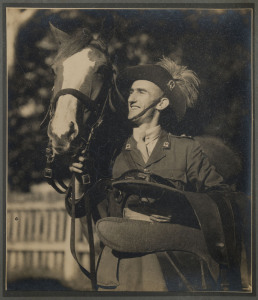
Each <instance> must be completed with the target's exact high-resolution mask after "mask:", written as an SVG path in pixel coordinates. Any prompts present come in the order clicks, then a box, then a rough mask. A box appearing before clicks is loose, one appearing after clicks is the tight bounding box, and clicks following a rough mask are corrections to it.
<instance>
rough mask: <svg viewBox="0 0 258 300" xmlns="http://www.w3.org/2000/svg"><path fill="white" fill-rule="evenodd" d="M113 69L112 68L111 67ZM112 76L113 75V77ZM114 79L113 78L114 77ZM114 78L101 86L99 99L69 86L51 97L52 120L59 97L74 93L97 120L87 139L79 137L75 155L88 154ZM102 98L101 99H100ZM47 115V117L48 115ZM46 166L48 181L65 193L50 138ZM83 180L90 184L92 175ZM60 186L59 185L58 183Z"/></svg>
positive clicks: (50, 113) (83, 176)
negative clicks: (56, 168)
mask: <svg viewBox="0 0 258 300" xmlns="http://www.w3.org/2000/svg"><path fill="white" fill-rule="evenodd" d="M110 70H111V69H110ZM111 78H112V77H111ZM112 80H113V78H112ZM112 80H109V81H108V83H107V84H103V87H102V88H101V91H100V93H99V95H98V97H97V99H95V100H92V99H91V98H90V97H89V96H87V95H85V94H84V93H82V92H81V91H79V90H76V89H73V88H67V89H62V90H60V91H58V92H57V93H56V95H55V96H54V97H53V98H52V99H51V102H50V107H49V109H48V112H47V115H48V114H49V115H50V122H51V120H52V118H53V116H54V112H55V109H56V103H57V101H58V99H59V98H60V97H61V96H65V95H72V96H74V97H75V98H77V99H78V100H79V101H80V102H81V103H82V105H83V106H84V107H85V108H87V109H88V110H89V111H91V112H92V113H94V115H95V118H94V119H95V120H94V122H93V124H92V125H90V126H89V135H88V139H87V141H86V140H85V139H84V138H83V137H79V138H80V140H81V143H80V146H79V148H78V149H77V153H74V155H77V154H78V153H79V152H83V153H84V155H85V156H87V155H88V150H89V146H90V141H91V139H92V137H93V135H94V131H95V129H96V128H97V127H99V126H100V125H101V123H102V121H103V117H104V113H105V109H106V106H107V103H110V102H111V100H110V98H111V83H112ZM105 91H107V96H106V97H103V93H104V92H105ZM100 98H102V99H104V101H101V99H100ZM99 99H100V100H99ZM47 115H46V117H47ZM46 117H45V118H44V120H43V121H42V123H41V125H42V124H43V123H44V122H45V120H46ZM46 157H47V161H46V167H45V169H44V174H43V175H44V177H45V178H46V180H47V182H48V183H49V184H50V185H51V186H52V187H53V188H54V189H55V190H56V191H57V192H58V193H60V194H65V193H66V192H67V190H68V187H67V186H66V185H65V183H64V182H63V180H62V179H61V178H60V177H59V176H58V175H57V174H54V173H53V163H54V159H55V153H54V151H53V147H52V142H51V140H49V142H48V147H47V148H46ZM82 181H83V184H89V183H90V175H89V174H83V175H82ZM57 184H58V185H59V186H58V185H57Z"/></svg>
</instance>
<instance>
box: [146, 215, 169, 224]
mask: <svg viewBox="0 0 258 300" xmlns="http://www.w3.org/2000/svg"><path fill="white" fill-rule="evenodd" d="M150 220H151V221H153V222H159V223H170V222H171V216H160V215H150Z"/></svg>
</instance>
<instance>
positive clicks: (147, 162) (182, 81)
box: [70, 58, 228, 291]
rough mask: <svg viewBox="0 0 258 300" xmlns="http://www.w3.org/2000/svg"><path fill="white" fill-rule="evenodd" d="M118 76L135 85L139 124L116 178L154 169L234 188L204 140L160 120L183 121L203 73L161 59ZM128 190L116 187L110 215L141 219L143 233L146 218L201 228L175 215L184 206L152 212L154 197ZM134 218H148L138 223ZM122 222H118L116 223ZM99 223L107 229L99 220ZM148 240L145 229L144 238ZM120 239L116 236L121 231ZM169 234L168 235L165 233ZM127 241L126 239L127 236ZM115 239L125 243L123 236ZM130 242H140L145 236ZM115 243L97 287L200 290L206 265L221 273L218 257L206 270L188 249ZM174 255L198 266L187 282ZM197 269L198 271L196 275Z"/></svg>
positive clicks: (192, 186)
mask: <svg viewBox="0 0 258 300" xmlns="http://www.w3.org/2000/svg"><path fill="white" fill-rule="evenodd" d="M119 81H120V84H121V85H122V86H123V88H124V89H125V90H126V89H129V90H130V93H129V96H128V119H129V120H130V121H131V124H132V126H133V134H132V136H131V137H130V138H129V139H128V140H127V142H126V143H125V145H124V147H123V149H122V151H121V153H120V154H119V155H118V156H117V158H116V159H115V162H114V165H113V171H112V175H113V178H114V179H121V178H122V177H123V176H124V175H123V174H124V173H126V172H128V171H129V172H130V171H132V170H134V171H135V170H136V171H137V172H139V173H140V174H145V175H146V176H149V175H150V174H154V175H155V176H156V177H157V178H160V179H162V180H164V182H165V183H168V184H169V185H171V186H172V187H173V188H175V189H176V190H179V191H194V192H208V191H211V190H214V189H215V190H227V189H228V186H227V185H225V184H224V182H223V178H222V176H221V175H220V174H218V173H217V172H216V170H215V168H214V166H212V165H211V164H210V163H209V160H208V158H207V156H206V155H205V154H204V153H203V151H202V149H201V147H200V145H199V143H198V142H196V141H195V140H194V139H193V138H191V137H187V136H175V135H172V134H171V133H168V132H166V131H165V130H164V129H163V128H162V127H161V124H164V123H163V122H162V121H163V117H164V116H165V115H167V114H168V113H169V114H170V116H171V119H172V118H173V117H176V119H177V120H180V119H181V118H182V117H183V116H184V114H185V111H186V109H187V107H191V106H193V105H194V104H195V102H196V100H197V97H198V87H199V79H198V77H197V76H196V74H195V73H194V72H193V71H191V70H189V69H187V68H186V67H184V66H179V65H177V64H176V63H175V62H174V61H172V60H170V59H168V58H163V59H162V60H161V61H160V62H159V63H157V64H151V65H139V66H136V67H130V68H127V69H126V70H125V71H124V72H123V73H122V75H121V76H120V78H119ZM82 167H83V159H82V158H80V162H77V163H74V164H73V165H72V166H71V168H70V170H71V171H74V172H77V173H81V172H82V170H81V169H82ZM123 178H127V177H123ZM164 182H162V183H164ZM125 194H126V193H123V192H121V191H117V190H114V192H113V193H111V196H110V197H109V201H108V204H107V211H108V212H107V214H106V215H104V217H105V216H108V217H119V218H123V219H125V220H132V223H130V224H132V226H134V225H133V224H137V226H138V225H139V226H138V227H137V228H139V231H140V230H141V225H142V226H143V227H144V226H145V225H146V223H145V222H146V221H147V222H149V223H157V224H159V223H162V224H163V223H168V224H169V226H171V225H170V224H171V223H176V224H181V225H183V226H187V228H188V227H189V226H190V227H191V226H193V227H195V226H196V224H194V221H191V220H192V219H191V218H192V217H191V216H189V218H188V216H187V215H186V214H185V215H184V213H183V215H181V218H179V219H180V220H179V219H178V214H180V213H179V212H178V213H176V214H174V215H173V212H174V210H175V209H177V208H175V209H174V208H173V209H171V208H170V207H169V206H166V209H167V210H168V211H169V213H167V212H165V213H164V209H163V211H162V207H161V208H160V207H158V206H155V207H156V208H157V210H153V209H151V210H149V207H151V205H152V203H154V202H155V199H153V198H152V197H146V195H142V197H141V193H140V195H139V193H138V194H137V193H136V194H137V195H134V194H133V193H132V194H130V195H129V196H128V193H127V194H126V197H125ZM82 196H83V195H82V191H81V186H80V184H78V185H77V190H76V198H80V197H82ZM166 205H167V204H166ZM146 208H147V209H146ZM170 210H171V211H170ZM181 214H182V213H181ZM190 219H191V220H190ZM133 220H137V221H141V222H143V221H145V222H144V223H133ZM191 223H193V224H191ZM100 224H101V223H100ZM119 226H120V225H119V224H118V227H117V228H119ZM106 228H108V227H106ZM171 228H172V227H171ZM184 228H186V227H184ZM187 228H186V230H187ZM98 229H99V233H100V234H101V229H100V226H99V227H98ZM104 231H105V228H104ZM136 231H138V229H136ZM102 233H103V232H102ZM109 233H110V232H109ZM109 233H108V234H109ZM137 233H138V232H137ZM103 234H104V235H105V233H103ZM115 234H116V233H114V235H115ZM117 237H118V235H117ZM144 238H145V236H144V235H143V236H142V239H144ZM153 238H154V237H153ZM182 238H183V237H182ZM114 239H116V238H115V237H114ZM164 239H167V237H166V236H164ZM120 241H121V243H122V239H121V240H120ZM115 242H118V243H119V241H117V240H116V241H115ZM130 242H131V243H136V244H138V245H140V244H141V241H140V240H137V241H136V240H132V241H130ZM107 243H108V242H107ZM146 243H148V241H146ZM111 244H112V243H111ZM111 248H112V247H108V246H107V245H106V246H105V247H104V249H103V251H102V253H101V256H100V259H99V263H98V271H97V272H98V273H97V277H98V285H99V286H100V288H101V289H104V290H105V289H107V290H110V289H111V290H115V291H168V290H184V289H187V288H188V289H190V290H191V288H189V285H191V284H189V282H188V280H190V281H191V283H192V284H193V285H195V288H197V289H199V288H203V287H207V282H208V281H207V277H205V276H206V275H204V272H205V270H206V269H207V270H208V269H209V271H207V270H206V271H207V273H213V279H211V280H210V282H212V283H211V285H212V284H213V283H214V282H215V281H216V279H214V278H218V272H219V269H218V264H217V263H216V262H215V261H214V260H213V259H210V265H209V267H208V268H207V267H206V269H205V267H204V265H203V261H202V260H201V259H200V258H198V257H197V256H196V257H194V256H193V255H189V253H188V254H187V253H185V254H184V255H181V253H176V256H175V252H173V253H172V252H171V255H170V256H169V257H168V256H167V257H164V256H163V257H161V256H159V255H157V254H156V253H148V254H146V253H133V254H132V253H126V252H124V251H122V252H119V251H114V250H116V249H115V248H113V250H112V249H111ZM136 249H137V245H136ZM136 252H137V251H136ZM139 252H140V251H139ZM153 252H155V251H153ZM172 256H173V258H174V260H177V261H178V265H179V266H180V267H181V268H183V269H184V268H185V270H187V264H190V265H191V266H192V270H191V272H189V270H187V271H186V273H187V272H188V280H186V278H185V277H184V275H183V274H182V273H181V272H180V270H178V268H177V266H175V265H173V267H171V266H170V267H168V266H169V265H170V264H171V257H172ZM172 264H173V263H172ZM197 269H198V272H199V274H197V271H196V270H197ZM199 270H201V271H199ZM214 274H215V275H214ZM178 277H181V279H182V278H183V279H182V282H183V283H184V284H183V286H182V284H181V286H180V283H178V282H177V280H178ZM197 277H198V278H197ZM189 278H190V279H189ZM205 280H206V281H205ZM213 287H214V286H213Z"/></svg>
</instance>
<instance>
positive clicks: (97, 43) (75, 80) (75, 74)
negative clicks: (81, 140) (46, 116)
mask: <svg viewBox="0 0 258 300" xmlns="http://www.w3.org/2000/svg"><path fill="white" fill-rule="evenodd" d="M50 27H51V31H52V33H53V34H54V37H55V39H56V41H57V42H58V53H57V55H56V57H55V59H54V62H53V64H52V70H53V72H54V74H55V82H54V87H53V96H52V99H51V106H50V108H51V111H50V115H51V120H50V122H49V125H48V136H49V139H50V141H51V144H52V149H53V153H54V154H65V153H67V152H69V151H72V148H73V144H76V143H73V142H74V141H75V140H78V137H79V136H83V135H85V134H86V133H85V124H92V123H93V122H95V121H96V119H97V114H98V112H99V111H100V110H101V106H103V99H104V98H105V97H107V94H108V89H109V87H110V85H111V81H112V65H111V63H110V61H109V57H108V54H107V43H108V40H109V39H110V35H111V34H110V32H111V31H110V30H109V31H108V30H107V28H106V30H105V31H103V32H102V33H101V34H100V35H99V36H98V38H96V39H94V38H93V36H92V34H91V33H90V32H89V31H88V30H87V29H83V30H81V31H80V32H78V33H77V34H75V35H73V36H70V35H68V34H67V33H65V32H63V31H61V30H59V29H57V28H55V27H54V26H53V25H52V24H50ZM76 138H77V139H76Z"/></svg>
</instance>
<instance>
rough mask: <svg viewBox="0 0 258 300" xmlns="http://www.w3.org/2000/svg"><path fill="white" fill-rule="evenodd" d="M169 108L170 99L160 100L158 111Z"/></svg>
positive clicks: (157, 106)
mask: <svg viewBox="0 0 258 300" xmlns="http://www.w3.org/2000/svg"><path fill="white" fill-rule="evenodd" d="M168 106H169V99H168V98H167V97H163V98H161V99H160V102H159V103H158V104H157V105H156V109H157V110H159V111H161V110H164V109H165V108H167V107H168Z"/></svg>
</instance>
